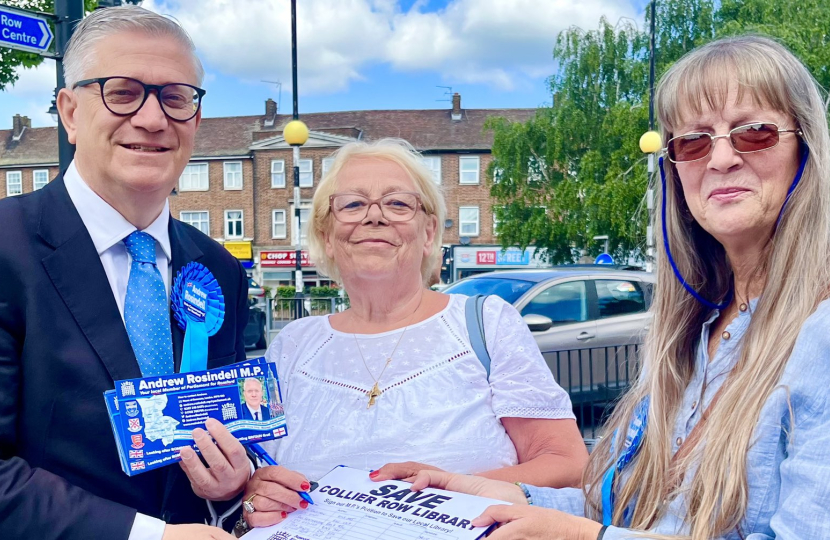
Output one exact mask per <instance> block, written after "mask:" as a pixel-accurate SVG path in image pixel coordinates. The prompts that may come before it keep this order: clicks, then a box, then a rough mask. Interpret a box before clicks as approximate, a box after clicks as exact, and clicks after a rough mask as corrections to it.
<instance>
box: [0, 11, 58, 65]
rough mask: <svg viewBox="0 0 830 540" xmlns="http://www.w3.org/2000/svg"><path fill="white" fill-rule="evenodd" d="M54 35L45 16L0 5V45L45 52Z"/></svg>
mask: <svg viewBox="0 0 830 540" xmlns="http://www.w3.org/2000/svg"><path fill="white" fill-rule="evenodd" d="M54 37H55V36H54V34H52V30H50V29H49V24H47V19H46V18H45V17H42V16H40V15H35V14H34V13H27V12H25V11H18V10H16V9H11V8H9V7H6V6H3V5H0V47H11V48H12V49H19V50H21V51H27V52H34V53H45V52H47V51H48V50H49V46H50V45H51V44H52V39H53V38H54Z"/></svg>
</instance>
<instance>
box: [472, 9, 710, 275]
mask: <svg viewBox="0 0 830 540" xmlns="http://www.w3.org/2000/svg"><path fill="white" fill-rule="evenodd" d="M647 16H648V14H647ZM657 20H658V21H659V25H658V26H657V35H656V43H657V49H658V55H657V59H658V62H657V66H658V74H659V72H660V71H662V70H663V69H664V68H665V67H666V66H668V65H670V64H671V63H672V62H674V61H675V60H676V59H677V58H678V57H680V56H681V55H683V54H684V53H685V52H687V51H689V50H691V49H692V48H694V47H695V46H697V45H699V44H701V43H704V42H706V41H708V40H710V39H712V37H713V35H714V32H715V26H714V24H715V19H714V2H713V1H712V0H667V1H661V2H659V3H658V12H657ZM642 28H643V29H647V28H648V20H646V21H645V23H644V24H643V26H642ZM648 37H649V36H648V33H647V32H646V31H645V30H641V29H639V28H638V27H637V25H636V24H635V23H634V21H631V20H628V19H622V20H620V21H619V22H618V23H617V24H616V25H612V24H611V23H610V22H609V21H608V20H606V19H605V18H602V19H601V20H600V23H599V27H598V29H596V30H591V31H584V30H581V29H579V28H569V29H567V30H565V31H563V32H561V33H560V34H559V36H558V37H557V40H556V44H555V46H554V49H553V58H554V60H555V61H556V63H557V64H558V65H559V70H558V72H557V73H556V74H555V75H554V76H552V77H551V78H550V86H551V93H552V94H553V96H554V100H553V104H552V105H551V107H545V108H542V109H540V110H539V111H538V112H537V114H536V116H535V117H534V118H532V119H530V120H529V121H527V122H525V123H510V122H507V121H506V120H504V119H500V118H492V119H490V120H489V121H488V122H487V123H486V124H485V128H486V129H490V130H492V131H493V133H494V139H495V140H494V144H493V158H494V159H493V161H492V163H491V165H490V168H489V169H488V176H489V177H490V178H491V179H492V180H493V184H492V187H491V195H492V197H493V198H494V199H495V204H496V209H495V212H496V217H497V219H499V239H500V242H501V243H502V245H503V246H509V245H520V246H527V245H529V244H535V245H536V246H538V247H541V248H544V250H545V253H546V256H547V258H548V259H549V260H550V261H551V262H554V263H564V262H573V261H575V260H576V259H577V258H578V257H579V255H580V254H581V253H582V252H583V251H587V252H588V253H590V254H597V253H598V252H599V251H600V249H601V247H602V246H601V245H600V244H599V243H598V242H595V241H594V240H593V237H594V236H596V235H601V234H602V235H608V236H609V246H610V250H611V251H612V253H613V254H615V255H616V256H617V257H621V258H623V259H624V258H627V255H629V254H637V253H638V252H641V251H642V250H643V248H644V247H645V231H646V222H647V217H648V216H647V213H646V211H645V204H644V195H645V191H646V187H647V183H648V180H647V173H646V166H645V157H644V156H643V154H642V152H640V150H639V146H638V141H639V137H640V135H641V134H642V133H643V132H644V131H646V129H648V68H649V39H648Z"/></svg>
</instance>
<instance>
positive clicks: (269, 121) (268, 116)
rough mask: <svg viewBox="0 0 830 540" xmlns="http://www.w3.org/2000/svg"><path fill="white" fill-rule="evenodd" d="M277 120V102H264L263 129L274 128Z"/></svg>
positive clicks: (269, 100) (268, 100)
mask: <svg viewBox="0 0 830 540" xmlns="http://www.w3.org/2000/svg"><path fill="white" fill-rule="evenodd" d="M276 118H277V102H276V101H274V100H273V99H271V98H268V99H266V100H265V121H264V122H263V125H264V127H274V122H275V120H276Z"/></svg>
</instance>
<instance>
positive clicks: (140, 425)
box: [104, 358, 287, 476]
mask: <svg viewBox="0 0 830 540" xmlns="http://www.w3.org/2000/svg"><path fill="white" fill-rule="evenodd" d="M104 399H105V401H106V402H107V408H108V410H109V412H110V420H111V422H112V426H113V432H114V433H115V437H116V444H117V446H118V449H119V454H120V458H121V460H122V467H123V468H124V472H125V473H127V474H128V475H130V476H133V475H136V474H140V473H142V472H145V471H149V470H152V469H156V468H158V467H163V466H165V465H169V464H171V463H174V462H176V461H179V450H180V449H181V448H182V447H183V446H190V447H191V448H193V449H194V450H196V451H197V452H198V451H199V450H198V448H197V447H196V445H195V443H194V442H193V437H192V435H191V433H192V432H193V430H194V429H196V428H204V427H205V421H206V420H207V419H208V418H214V419H216V420H218V421H220V422H222V423H223V424H225V426H226V427H227V428H228V431H230V432H231V434H233V435H234V436H235V437H236V438H237V439H238V440H239V441H240V442H241V443H242V444H250V443H254V442H260V441H266V440H269V439H276V438H279V437H284V436H285V435H286V434H287V428H286V423H285V411H284V410H283V407H282V396H281V395H280V389H279V380H278V378H277V372H276V366H274V364H269V363H268V362H266V361H265V359H264V358H258V359H253V360H246V361H245V362H240V363H238V364H233V365H229V366H224V367H221V368H216V369H210V370H205V371H193V372H188V373H176V374H172V375H164V376H159V377H146V378H142V379H129V380H123V381H116V383H115V390H114V391H110V392H107V393H105V394H104Z"/></svg>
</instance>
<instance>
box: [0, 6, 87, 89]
mask: <svg viewBox="0 0 830 540" xmlns="http://www.w3.org/2000/svg"><path fill="white" fill-rule="evenodd" d="M3 3H4V4H5V5H7V6H11V7H16V8H19V9H27V10H32V11H43V12H45V13H54V12H55V0H3ZM97 5H98V0H84V9H86V11H87V12H89V11H92V10H93V9H95V6H97ZM50 26H51V27H52V32H53V33H54V32H55V28H54V26H53V25H51V24H50ZM41 62H43V58H42V57H41V56H40V55H38V54H35V53H28V52H23V51H18V50H16V49H7V48H5V47H0V90H5V89H6V88H8V87H9V86H12V85H14V83H15V82H17V79H18V75H17V68H18V67H23V68H27V69H28V68H33V67H37V66H38V65H40V63H41Z"/></svg>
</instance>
